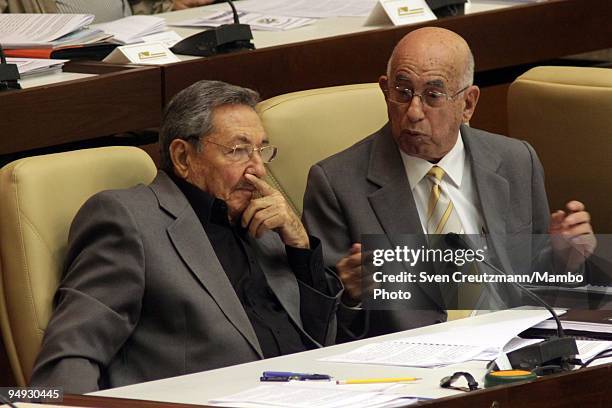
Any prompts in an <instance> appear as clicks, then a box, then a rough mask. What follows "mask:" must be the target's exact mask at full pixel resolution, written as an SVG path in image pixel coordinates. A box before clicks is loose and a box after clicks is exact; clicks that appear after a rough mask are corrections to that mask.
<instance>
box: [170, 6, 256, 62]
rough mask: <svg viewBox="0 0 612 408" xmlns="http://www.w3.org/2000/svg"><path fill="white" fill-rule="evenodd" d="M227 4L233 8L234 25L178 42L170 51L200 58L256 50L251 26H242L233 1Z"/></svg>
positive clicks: (211, 30) (227, 25) (220, 27)
mask: <svg viewBox="0 0 612 408" xmlns="http://www.w3.org/2000/svg"><path fill="white" fill-rule="evenodd" d="M226 2H227V3H229V5H230V7H231V8H232V14H233V15H234V23H233V24H224V25H221V26H219V27H216V28H211V29H209V30H206V31H202V32H201V33H197V34H194V35H192V36H190V37H187V38H185V39H184V40H182V41H180V42H178V43H177V44H175V45H174V46H173V47H172V48H170V50H171V51H172V52H174V53H176V54H182V55H197V56H200V57H210V56H212V55H217V54H225V53H229V52H235V51H241V50H254V49H255V45H254V44H253V43H252V42H251V40H252V39H253V33H252V32H251V26H249V25H248V24H240V18H239V17H238V11H236V6H234V3H233V2H232V0H226Z"/></svg>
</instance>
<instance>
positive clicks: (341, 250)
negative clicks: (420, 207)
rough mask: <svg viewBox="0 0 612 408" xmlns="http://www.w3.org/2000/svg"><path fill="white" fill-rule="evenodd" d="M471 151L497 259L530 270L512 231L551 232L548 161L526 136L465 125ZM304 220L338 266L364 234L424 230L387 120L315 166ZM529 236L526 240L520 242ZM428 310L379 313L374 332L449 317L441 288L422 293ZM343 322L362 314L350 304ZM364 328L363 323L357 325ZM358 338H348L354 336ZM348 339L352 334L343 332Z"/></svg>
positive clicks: (371, 332) (372, 321)
mask: <svg viewBox="0 0 612 408" xmlns="http://www.w3.org/2000/svg"><path fill="white" fill-rule="evenodd" d="M461 137H462V138H463V141H464V144H465V148H466V150H467V153H468V155H469V157H470V162H471V165H472V174H473V177H474V179H475V184H476V188H477V192H478V196H479V198H480V204H481V207H482V215H483V217H484V222H485V224H486V228H487V231H488V233H489V234H491V235H495V236H498V237H499V239H496V240H495V241H494V242H492V245H493V246H494V248H493V250H494V254H495V256H496V263H497V264H498V265H499V266H500V267H502V268H503V269H505V270H507V271H512V270H518V271H524V270H525V268H529V267H530V264H529V259H528V257H526V256H525V257H520V256H513V257H510V256H509V255H508V254H509V253H517V251H511V250H510V248H508V245H509V243H508V242H507V241H505V237H507V236H512V235H519V234H520V235H521V236H524V235H525V234H545V233H547V230H548V220H549V210H548V202H547V199H546V193H545V189H544V174H543V170H542V166H541V164H540V161H539V160H538V157H537V156H536V154H535V152H534V150H533V148H532V147H531V146H530V145H529V144H528V143H527V142H524V141H520V140H517V139H511V138H507V137H504V136H500V135H495V134H491V133H487V132H484V131H481V130H477V129H472V128H469V127H467V126H462V127H461ZM303 218H304V222H305V224H306V227H307V228H308V230H309V232H310V233H312V234H315V235H317V236H318V237H320V238H321V240H322V242H323V254H324V258H325V262H326V264H328V265H330V266H333V265H335V264H336V263H337V262H338V260H339V259H341V258H342V257H343V256H345V255H346V254H347V251H348V249H349V247H350V246H351V244H352V243H354V242H361V235H362V234H386V235H388V236H392V235H394V234H422V233H423V230H422V227H421V223H420V220H419V215H418V212H417V209H416V204H415V202H414V198H413V196H412V192H411V190H410V186H409V183H408V179H407V177H406V172H405V169H404V164H403V162H402V159H401V156H400V153H399V151H398V149H397V147H396V144H395V142H394V140H393V137H392V135H391V133H390V130H389V127H388V125H386V126H385V127H383V128H382V129H381V130H380V131H378V132H376V133H374V134H373V135H371V136H369V137H367V138H366V139H364V140H362V141H361V142H358V143H357V144H355V145H353V146H352V147H350V148H348V149H346V150H344V151H342V152H340V153H338V154H336V155H334V156H331V157H329V158H327V159H325V160H323V161H321V162H319V163H318V164H316V165H314V166H313V167H312V168H311V170H310V173H309V176H308V184H307V187H306V193H305V195H304V214H303ZM521 242H522V241H521ZM420 295H422V296H421V297H420V304H421V305H422V307H420V308H421V309H423V310H409V311H406V310H402V311H400V312H395V311H376V312H375V313H373V314H372V316H369V317H370V322H369V323H370V327H369V328H367V330H366V332H367V335H375V334H381V333H388V332H394V331H399V330H406V329H409V328H414V327H420V326H425V325H429V324H433V323H437V322H440V321H443V320H445V319H446V313H445V311H444V310H443V308H442V307H441V306H440V304H439V303H438V301H437V300H438V299H437V298H436V296H435V294H431V293H427V292H426V293H422V294H420ZM342 314H343V316H342V317H341V318H340V316H339V318H340V319H341V323H342V325H344V326H349V325H351V324H353V323H354V322H353V321H354V319H355V314H356V312H354V311H348V310H346V309H344V310H343V313H342ZM352 327H353V328H354V330H355V331H359V329H360V325H359V324H357V325H353V326H352ZM350 337H351V336H349V338H350ZM342 340H346V339H345V338H344V337H342Z"/></svg>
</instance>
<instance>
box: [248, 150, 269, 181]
mask: <svg viewBox="0 0 612 408" xmlns="http://www.w3.org/2000/svg"><path fill="white" fill-rule="evenodd" d="M245 173H249V174H254V175H255V176H257V177H258V178H263V177H265V176H266V166H264V162H263V160H262V159H261V154H260V153H259V152H258V151H254V152H253V155H252V156H251V157H250V158H249V162H248V166H247V168H246V170H245Z"/></svg>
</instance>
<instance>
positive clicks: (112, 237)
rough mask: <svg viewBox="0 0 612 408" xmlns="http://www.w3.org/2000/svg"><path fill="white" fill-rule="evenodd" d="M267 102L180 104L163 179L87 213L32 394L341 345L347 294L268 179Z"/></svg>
mask: <svg viewBox="0 0 612 408" xmlns="http://www.w3.org/2000/svg"><path fill="white" fill-rule="evenodd" d="M257 101H258V96H257V94H256V93H255V92H253V91H251V90H249V89H244V88H240V87H236V86H232V85H228V84H225V83H222V82H216V81H200V82H198V83H196V84H194V85H192V86H190V87H189V88H187V89H185V90H183V91H181V92H180V93H179V94H178V95H176V97H175V98H174V99H173V100H172V101H171V102H170V104H169V105H168V107H167V108H166V111H165V114H164V118H163V121H162V127H161V131H160V144H161V146H162V161H163V163H162V165H163V168H164V170H160V171H159V173H158V175H157V177H156V178H155V180H154V181H153V182H152V183H151V184H150V185H148V186H145V185H139V186H136V187H133V188H131V189H127V190H113V191H104V192H101V193H99V194H97V195H95V196H93V197H92V198H91V199H89V200H88V201H87V202H86V203H85V204H84V205H83V207H82V208H81V209H80V211H79V212H78V214H77V216H76V217H75V219H74V222H73V224H72V227H71V231H70V237H69V249H68V255H67V260H66V272H65V276H64V277H63V280H62V282H61V284H60V287H59V289H58V292H57V295H56V309H55V311H54V314H53V316H52V318H51V321H50V322H49V325H48V328H47V331H46V333H45V337H44V340H43V344H42V350H41V352H40V355H39V356H38V360H37V362H36V365H35V368H34V373H33V375H32V381H31V383H32V384H33V385H38V386H42V385H46V386H63V387H64V391H65V392H71V393H82V392H89V391H94V390H97V389H99V388H108V387H118V386H123V385H127V384H132V383H136V382H142V381H149V380H154V379H159V378H165V377H172V376H177V375H182V374H188V373H193V372H196V371H202V370H208V369H213V368H218V367H223V366H228V365H232V364H239V363H244V362H248V361H253V360H257V359H261V358H266V357H274V356H278V355H282V354H288V353H293V352H298V351H303V350H308V349H312V348H316V347H321V346H322V345H326V344H330V343H331V342H333V341H334V338H335V311H336V309H337V305H338V302H339V296H340V294H341V283H340V281H339V280H338V279H337V278H336V277H335V276H334V275H333V274H327V273H326V271H325V269H324V267H323V262H322V254H321V245H320V242H319V240H318V239H317V238H314V237H312V236H308V235H307V234H306V231H305V229H304V227H303V226H302V223H301V222H300V220H299V218H298V217H297V216H296V215H295V214H294V213H293V212H292V210H291V209H290V207H289V205H288V204H287V203H286V201H285V199H284V198H283V196H282V195H281V194H280V193H279V192H278V191H276V190H274V189H273V188H272V187H270V186H269V185H268V184H267V183H266V182H265V181H264V180H263V177H264V176H265V173H266V171H265V168H264V163H265V162H269V161H270V160H272V159H273V158H274V156H275V155H276V153H277V151H276V147H274V146H272V145H270V144H269V142H268V139H267V136H266V134H265V132H264V129H263V127H262V125H261V122H260V120H259V117H258V116H257V114H256V113H255V111H254V109H253V108H254V106H255V104H256V103H257Z"/></svg>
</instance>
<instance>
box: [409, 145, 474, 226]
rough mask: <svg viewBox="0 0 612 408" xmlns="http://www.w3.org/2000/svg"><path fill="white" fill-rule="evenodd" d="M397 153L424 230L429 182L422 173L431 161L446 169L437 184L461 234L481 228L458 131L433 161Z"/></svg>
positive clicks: (432, 164) (429, 190)
mask: <svg viewBox="0 0 612 408" xmlns="http://www.w3.org/2000/svg"><path fill="white" fill-rule="evenodd" d="M400 153H401V156H402V161H403V162H404V168H405V169H406V175H407V176H408V183H410V188H411V190H412V195H413V196H414V201H415V203H416V207H417V211H418V212H419V218H420V220H421V226H422V228H423V232H424V233H427V204H428V201H429V195H430V193H431V187H432V182H431V181H430V180H428V178H427V177H426V175H427V172H428V171H429V170H430V169H431V168H432V167H433V166H434V165H437V166H438V167H441V168H442V169H443V170H444V172H445V173H446V174H444V177H443V178H442V181H441V182H440V187H441V188H442V189H443V190H445V191H446V192H447V194H448V195H449V196H450V199H451V200H452V202H453V205H454V206H455V210H456V211H457V214H458V215H459V219H460V220H461V224H462V225H463V232H464V234H481V233H482V232H483V229H484V222H483V218H482V209H481V205H480V199H479V198H478V192H477V191H476V184H475V183H474V177H473V176H472V166H471V165H470V161H469V158H468V154H467V152H466V151H465V147H464V145H463V140H462V139H461V133H459V136H458V137H457V142H456V143H455V146H453V148H452V149H451V150H450V151H449V152H448V153H447V154H446V156H444V157H443V158H442V159H441V160H440V161H439V162H438V163H435V164H434V163H430V162H428V161H427V160H424V159H421V158H418V157H414V156H410V155H407V154H406V153H404V152H403V151H401V150H400Z"/></svg>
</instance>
